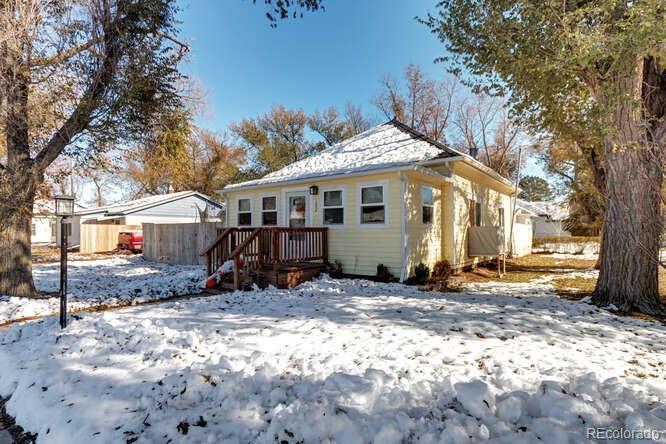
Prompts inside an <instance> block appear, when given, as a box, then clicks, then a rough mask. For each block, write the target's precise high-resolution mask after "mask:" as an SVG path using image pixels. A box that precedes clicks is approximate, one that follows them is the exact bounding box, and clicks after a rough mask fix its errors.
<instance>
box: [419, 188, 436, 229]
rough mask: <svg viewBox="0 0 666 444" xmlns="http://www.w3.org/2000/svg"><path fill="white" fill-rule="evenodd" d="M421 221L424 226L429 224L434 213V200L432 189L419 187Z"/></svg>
mask: <svg viewBox="0 0 666 444" xmlns="http://www.w3.org/2000/svg"><path fill="white" fill-rule="evenodd" d="M421 199H422V201H423V202H422V204H421V221H422V222H423V223H424V224H431V223H432V221H433V218H434V213H435V198H434V192H433V189H432V187H427V186H424V187H421Z"/></svg>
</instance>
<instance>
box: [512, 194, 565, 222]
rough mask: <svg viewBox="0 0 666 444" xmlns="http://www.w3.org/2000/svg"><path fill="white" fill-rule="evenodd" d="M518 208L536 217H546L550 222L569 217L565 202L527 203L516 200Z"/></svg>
mask: <svg viewBox="0 0 666 444" xmlns="http://www.w3.org/2000/svg"><path fill="white" fill-rule="evenodd" d="M516 205H517V206H518V208H520V209H522V210H525V211H527V212H529V213H532V214H535V215H537V216H544V217H548V218H549V219H551V220H564V219H566V218H567V217H569V205H568V204H567V203H566V202H557V201H544V202H528V201H526V200H522V199H517V200H516Z"/></svg>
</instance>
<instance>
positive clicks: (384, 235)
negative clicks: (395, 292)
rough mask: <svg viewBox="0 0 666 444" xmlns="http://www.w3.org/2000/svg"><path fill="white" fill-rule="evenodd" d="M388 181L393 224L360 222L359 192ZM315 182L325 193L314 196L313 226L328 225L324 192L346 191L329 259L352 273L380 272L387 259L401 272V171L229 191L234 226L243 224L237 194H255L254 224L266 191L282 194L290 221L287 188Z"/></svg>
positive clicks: (282, 210)
mask: <svg viewBox="0 0 666 444" xmlns="http://www.w3.org/2000/svg"><path fill="white" fill-rule="evenodd" d="M375 182H383V183H384V184H386V186H387V187H388V195H387V196H385V198H384V199H385V201H386V203H387V216H388V224H387V225H386V226H381V227H380V226H369V225H361V224H360V223H359V208H358V194H359V187H360V185H361V184H372V183H375ZM311 185H317V186H318V187H319V194H318V195H316V196H309V199H310V201H309V208H310V222H309V225H310V226H315V227H317V226H322V205H323V202H322V201H323V192H324V191H325V190H327V189H342V190H343V194H344V200H345V202H344V207H345V224H344V226H337V227H329V228H330V229H329V259H330V260H331V262H332V261H334V260H336V259H337V260H339V261H340V262H342V266H343V271H344V272H345V273H349V274H358V275H368V276H374V275H375V274H376V273H377V264H379V263H382V264H384V265H386V266H387V267H388V269H389V270H390V271H391V273H392V274H393V275H394V276H395V277H397V278H399V277H400V264H401V261H402V248H401V233H402V228H401V227H402V215H401V211H402V204H401V202H402V186H401V182H400V178H399V175H398V173H395V172H392V173H385V174H377V175H369V176H362V177H348V178H343V179H328V180H327V179H325V178H321V179H317V180H314V181H312V182H311V183H303V184H299V185H286V186H280V187H265V188H256V189H251V190H239V191H233V192H228V193H227V195H226V198H227V203H228V207H227V208H228V213H227V214H228V215H227V217H228V219H227V223H228V225H229V226H237V225H238V223H237V221H238V219H237V217H238V203H237V199H238V198H242V197H246V198H250V199H251V200H252V226H255V227H258V226H260V225H261V208H260V205H261V197H263V196H271V195H273V196H277V201H278V203H277V207H278V225H279V226H286V225H287V216H286V204H285V202H286V193H288V192H292V191H303V192H305V194H308V189H309V188H310V186H311Z"/></svg>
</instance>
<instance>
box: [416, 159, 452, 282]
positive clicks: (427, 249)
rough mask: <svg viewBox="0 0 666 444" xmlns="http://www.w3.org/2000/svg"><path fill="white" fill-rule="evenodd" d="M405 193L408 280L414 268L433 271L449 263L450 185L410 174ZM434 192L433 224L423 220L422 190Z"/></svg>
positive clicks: (450, 231)
mask: <svg viewBox="0 0 666 444" xmlns="http://www.w3.org/2000/svg"><path fill="white" fill-rule="evenodd" d="M407 177H408V182H407V191H408V200H407V208H408V209H409V210H408V212H407V245H408V254H407V267H406V268H407V276H411V275H413V274H414V267H416V266H417V265H418V264H419V263H424V264H426V265H428V267H430V269H432V267H433V265H435V263H436V262H437V261H439V260H442V259H447V260H450V259H451V256H452V255H451V251H452V250H451V248H450V246H451V243H452V233H453V230H452V229H451V197H450V195H451V184H450V183H448V182H445V181H442V180H439V179H437V178H433V177H431V176H427V175H424V174H418V173H415V172H410V173H409V174H408V175H407ZM424 186H430V187H432V188H433V194H434V208H433V223H432V224H424V223H423V219H422V205H423V200H422V188H423V187H424Z"/></svg>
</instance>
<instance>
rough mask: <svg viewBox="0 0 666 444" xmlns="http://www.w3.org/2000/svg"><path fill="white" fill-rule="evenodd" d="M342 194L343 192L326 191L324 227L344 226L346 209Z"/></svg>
mask: <svg viewBox="0 0 666 444" xmlns="http://www.w3.org/2000/svg"><path fill="white" fill-rule="evenodd" d="M342 194H343V193H342V190H330V191H324V205H323V208H324V210H323V217H324V220H323V224H324V225H344V223H345V207H344V200H343V196H342Z"/></svg>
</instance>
